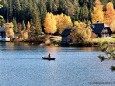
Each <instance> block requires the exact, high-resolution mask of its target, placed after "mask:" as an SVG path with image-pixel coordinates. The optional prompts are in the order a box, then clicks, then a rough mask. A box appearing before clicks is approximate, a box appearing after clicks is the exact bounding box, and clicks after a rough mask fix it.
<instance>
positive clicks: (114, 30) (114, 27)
mask: <svg viewBox="0 0 115 86" xmlns="http://www.w3.org/2000/svg"><path fill="white" fill-rule="evenodd" d="M110 28H111V30H112V32H115V19H113V20H112V22H111V24H110Z"/></svg>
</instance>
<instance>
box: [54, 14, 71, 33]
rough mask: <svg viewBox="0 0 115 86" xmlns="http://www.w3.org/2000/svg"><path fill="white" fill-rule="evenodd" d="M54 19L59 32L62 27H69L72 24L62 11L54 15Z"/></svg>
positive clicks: (62, 29) (61, 30)
mask: <svg viewBox="0 0 115 86" xmlns="http://www.w3.org/2000/svg"><path fill="white" fill-rule="evenodd" d="M55 19H56V23H57V24H56V26H57V29H58V31H59V33H60V34H61V33H62V32H63V31H64V29H66V28H71V27H72V26H73V24H72V21H71V18H70V16H67V15H64V14H63V13H62V14H60V15H55Z"/></svg>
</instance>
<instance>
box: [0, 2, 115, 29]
mask: <svg viewBox="0 0 115 86" xmlns="http://www.w3.org/2000/svg"><path fill="white" fill-rule="evenodd" d="M96 1H101V4H102V5H103V8H102V10H103V11H106V5H107V3H108V2H110V1H111V2H112V3H113V5H114V6H115V0H1V1H0V4H2V5H3V7H2V8H1V9H0V15H2V16H3V17H4V20H5V22H10V21H13V20H16V21H17V23H18V22H20V23H23V22H24V23H25V24H27V22H28V21H29V22H30V23H31V24H32V23H33V24H35V25H38V26H39V27H40V28H43V27H44V26H43V23H44V19H45V16H46V14H47V12H52V13H53V14H54V15H56V14H61V13H63V14H65V15H67V16H70V18H71V20H72V22H74V21H81V22H85V23H88V22H92V14H93V11H94V6H95V5H96V3H95V2H96ZM97 5H98V3H97ZM98 14H100V13H98Z"/></svg>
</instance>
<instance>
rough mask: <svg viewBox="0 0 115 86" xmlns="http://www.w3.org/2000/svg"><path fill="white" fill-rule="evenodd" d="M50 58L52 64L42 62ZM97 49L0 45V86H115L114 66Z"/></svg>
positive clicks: (19, 44) (112, 62) (23, 44)
mask: <svg viewBox="0 0 115 86" xmlns="http://www.w3.org/2000/svg"><path fill="white" fill-rule="evenodd" d="M49 53H50V54H51V56H52V57H55V58H56V60H55V61H47V60H43V59H42V56H47V55H48V54H49ZM100 54H103V55H104V53H103V52H101V51H99V49H98V48H96V47H83V48H81V47H78V48H76V47H39V46H29V45H28V44H25V43H0V86H115V72H112V71H111V70H110V67H111V66H112V65H115V62H114V61H112V60H110V61H103V62H101V61H100V59H98V58H97V56H98V55H100Z"/></svg>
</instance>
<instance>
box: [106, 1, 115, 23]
mask: <svg viewBox="0 0 115 86" xmlns="http://www.w3.org/2000/svg"><path fill="white" fill-rule="evenodd" d="M113 19H115V10H114V6H113V3H112V2H108V3H107V6H106V11H105V14H104V22H105V23H106V24H108V25H110V24H111V23H112V21H113Z"/></svg>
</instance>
